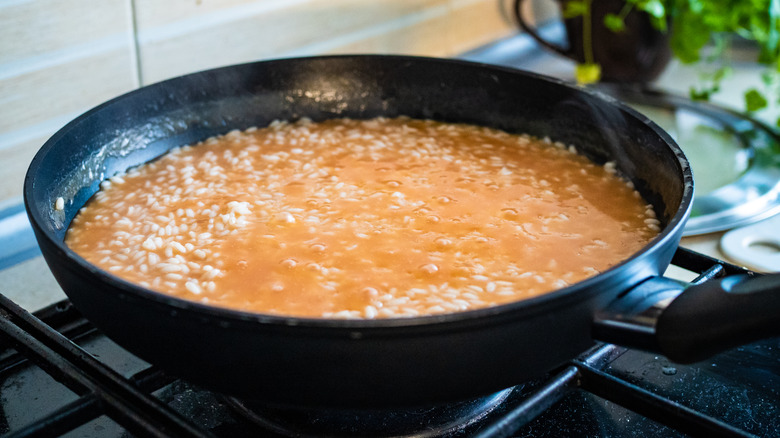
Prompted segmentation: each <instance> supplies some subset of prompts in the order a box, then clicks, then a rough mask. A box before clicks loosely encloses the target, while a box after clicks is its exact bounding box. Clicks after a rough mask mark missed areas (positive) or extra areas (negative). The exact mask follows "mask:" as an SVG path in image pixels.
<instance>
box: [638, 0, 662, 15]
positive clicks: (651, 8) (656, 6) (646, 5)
mask: <svg viewBox="0 0 780 438" xmlns="http://www.w3.org/2000/svg"><path fill="white" fill-rule="evenodd" d="M639 9H641V10H643V11H645V12H647V14H648V15H650V16H651V17H655V18H664V17H666V8H665V7H664V3H663V2H662V1H660V0H648V1H645V2H641V3H640V4H639Z"/></svg>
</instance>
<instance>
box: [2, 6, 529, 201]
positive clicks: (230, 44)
mask: <svg viewBox="0 0 780 438" xmlns="http://www.w3.org/2000/svg"><path fill="white" fill-rule="evenodd" d="M510 3H511V1H510V0H373V1H372V0H165V1H159V0H2V1H0V201H3V200H8V199H12V198H18V197H19V196H20V195H21V187H22V179H23V176H24V173H25V171H26V168H27V165H28V164H29V162H30V160H31V159H32V156H33V155H34V154H35V152H36V151H37V149H38V148H39V147H40V146H41V145H42V144H43V142H45V140H46V139H47V138H48V137H49V136H50V135H51V134H53V133H54V132H55V131H56V130H57V129H59V128H60V127H62V126H63V125H64V124H65V123H67V122H68V121H69V120H71V119H73V118H74V117H76V116H77V115H78V114H80V113H81V112H83V111H85V110H87V109H89V108H91V107H93V106H95V105H97V104H99V103H101V102H104V101H106V100H108V99H110V98H113V97H115V96H118V95H120V94H122V93H124V92H126V91H129V90H132V89H134V88H136V87H138V86H139V85H144V84H149V83H152V82H156V81H159V80H162V79H165V78H169V77H173V76H177V75H180V74H184V73H188V72H193V71H198V70H202V69H206V68H211V67H216V66H221V65H229V64H234V63H240V62H248V61H253V60H258V59H267V58H275V57H287V56H301V55H314V54H324V53H356V52H362V53H405V54H415V55H429V56H450V55H454V54H457V53H460V52H462V51H465V50H468V49H470V48H473V47H476V46H479V45H481V44H484V43H487V42H489V41H491V40H494V39H497V38H500V37H503V36H507V35H509V34H511V33H513V32H515V26H514V23H513V22H512V20H511V19H510V18H509V13H508V7H509V6H508V5H509V4H510Z"/></svg>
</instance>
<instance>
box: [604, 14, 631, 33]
mask: <svg viewBox="0 0 780 438" xmlns="http://www.w3.org/2000/svg"><path fill="white" fill-rule="evenodd" d="M604 26H606V27H607V29H609V30H611V31H612V32H615V33H621V32H623V31H625V30H626V22H625V21H623V19H622V18H620V17H619V16H618V15H617V14H607V15H605V16H604Z"/></svg>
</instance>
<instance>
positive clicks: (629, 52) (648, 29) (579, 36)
mask: <svg viewBox="0 0 780 438" xmlns="http://www.w3.org/2000/svg"><path fill="white" fill-rule="evenodd" d="M524 1H525V0H516V1H515V8H514V11H515V16H516V17H517V21H518V23H519V24H520V27H522V28H523V30H525V31H526V32H528V34H529V35H530V36H531V37H533V38H534V39H536V40H537V41H538V42H539V43H540V44H542V45H543V46H544V47H546V48H548V49H550V50H553V51H555V52H556V53H559V54H561V55H563V56H565V57H567V58H570V59H572V60H574V61H576V62H578V63H584V62H585V61H586V60H585V50H584V48H583V17H581V16H580V17H574V18H567V19H564V25H565V27H566V37H567V42H568V47H564V46H559V45H557V44H554V43H552V42H549V41H547V40H545V39H543V38H542V37H541V36H539V34H538V33H537V32H536V30H535V29H534V28H533V27H531V26H530V25H529V24H528V21H527V20H526V19H525V18H524V17H523V12H522V5H523V3H524ZM567 1H568V0H556V3H558V4H559V6H560V7H561V11H563V10H565V7H566V3H567ZM624 5H625V2H624V1H623V0H593V1H592V3H591V40H592V47H593V59H594V61H595V63H597V64H599V65H600V66H601V80H603V81H607V82H625V83H646V82H650V81H652V80H653V79H655V78H657V77H658V76H659V75H660V74H661V72H662V71H663V70H664V68H665V67H666V65H667V64H668V63H669V60H670V59H671V49H670V47H669V35H668V33H667V32H662V31H659V30H658V29H656V28H655V27H654V26H653V24H652V23H651V21H650V17H649V16H648V15H647V14H646V13H644V12H641V11H636V10H633V11H631V12H630V13H629V14H628V15H627V16H626V18H625V24H626V26H625V27H626V28H625V30H624V31H622V32H620V33H616V32H614V31H612V30H610V29H609V28H607V27H606V26H605V25H604V17H605V16H606V15H607V14H609V13H612V14H619V13H620V11H621V10H622V9H623V7H624Z"/></svg>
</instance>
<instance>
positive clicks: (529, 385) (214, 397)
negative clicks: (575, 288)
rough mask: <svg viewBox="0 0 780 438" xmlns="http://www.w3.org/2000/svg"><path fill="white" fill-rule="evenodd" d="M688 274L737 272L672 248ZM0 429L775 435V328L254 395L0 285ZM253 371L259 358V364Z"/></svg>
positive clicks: (779, 372) (64, 304)
mask: <svg viewBox="0 0 780 438" xmlns="http://www.w3.org/2000/svg"><path fill="white" fill-rule="evenodd" d="M672 263H673V264H674V265H676V266H677V267H678V268H680V269H684V270H686V271H689V272H693V273H695V274H697V278H696V279H694V280H693V281H694V282H702V281H708V280H710V279H712V278H715V277H720V276H722V275H732V274H737V273H748V274H750V275H756V274H753V273H751V272H748V271H745V270H743V269H741V268H738V267H736V266H733V265H730V264H728V263H724V262H721V261H718V260H716V259H713V258H710V257H708V256H705V255H702V254H699V253H695V252H692V251H690V250H686V249H683V248H680V249H678V251H677V253H676V254H675V257H674V260H673V262H672ZM0 316H2V318H0V408H1V412H0V433H3V434H4V435H3V436H5V437H22V436H24V437H29V436H59V435H63V436H73V437H75V436H83V437H92V436H95V437H123V436H186V437H200V436H216V437H242V436H282V437H283V436H288V437H309V436H311V437H314V436H317V437H323V436H366V437H368V436H370V437H391V436H392V437H465V436H477V437H510V436H512V437H519V436H534V437H538V436H541V437H545V436H550V437H557V436H607V437H609V436H616V437H617V436H638V437H644V436H648V437H650V436H652V437H657V436H689V435H690V436H740V437H741V436H766V437H770V436H780V339H773V340H767V341H762V342H758V343H754V344H751V345H747V346H743V347H740V348H736V349H733V350H730V351H727V352H725V353H722V354H720V355H718V356H716V357H714V358H713V359H711V360H707V361H704V362H700V363H696V364H693V365H676V364H673V363H671V362H669V361H668V360H667V359H666V358H664V357H662V356H658V355H654V354H650V353H645V352H642V351H637V350H630V349H625V348H621V347H617V346H614V345H610V344H595V345H593V347H592V348H591V349H589V350H588V351H585V352H583V353H582V355H580V356H579V357H577V358H575V359H573V360H571V361H570V362H569V363H567V364H565V365H564V366H562V367H561V368H559V369H556V370H552V371H550V372H549V374H548V375H546V376H543V377H540V378H539V379H536V380H533V381H528V382H523V383H520V384H518V385H517V386H515V387H512V388H507V389H506V390H504V391H501V392H498V393H496V394H492V395H489V396H486V397H483V398H479V399H475V400H467V401H462V402H456V403H452V404H448V405H441V406H422V407H410V408H407V409H398V410H391V411H379V410H376V411H374V410H346V411H345V410H337V409H323V410H316V411H309V410H304V409H296V408H289V407H285V408H280V407H273V406H265V405H261V404H257V403H253V402H251V401H242V400H237V399H234V398H231V397H229V396H224V395H221V394H215V393H212V392H209V391H207V390H204V389H202V388H199V387H197V386H195V385H193V384H191V383H189V382H187V381H186V380H183V379H180V378H178V377H177V376H175V375H169V374H166V373H165V372H164V371H162V370H160V369H158V368H157V367H155V366H153V365H150V364H148V363H146V362H144V361H143V360H141V359H139V358H137V357H135V356H134V355H132V354H130V353H129V352H127V351H126V350H124V349H122V348H121V347H119V346H118V345H117V344H115V343H113V342H112V341H111V340H109V339H108V338H106V337H105V336H104V335H102V334H101V333H100V332H99V331H98V330H97V329H95V328H94V327H93V326H92V325H91V324H90V323H89V322H88V321H86V320H85V319H83V318H82V317H81V315H80V314H79V313H78V311H77V310H76V309H75V308H74V307H73V306H72V305H71V304H70V303H69V302H68V301H67V300H65V301H61V302H58V303H56V304H54V305H51V306H48V307H46V308H44V309H41V310H39V311H36V312H34V313H33V314H30V313H28V312H27V311H25V310H23V309H22V308H21V307H19V306H18V305H16V304H15V303H13V302H12V301H10V300H9V299H7V298H5V297H4V296H3V297H0ZM260 372H261V371H260Z"/></svg>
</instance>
